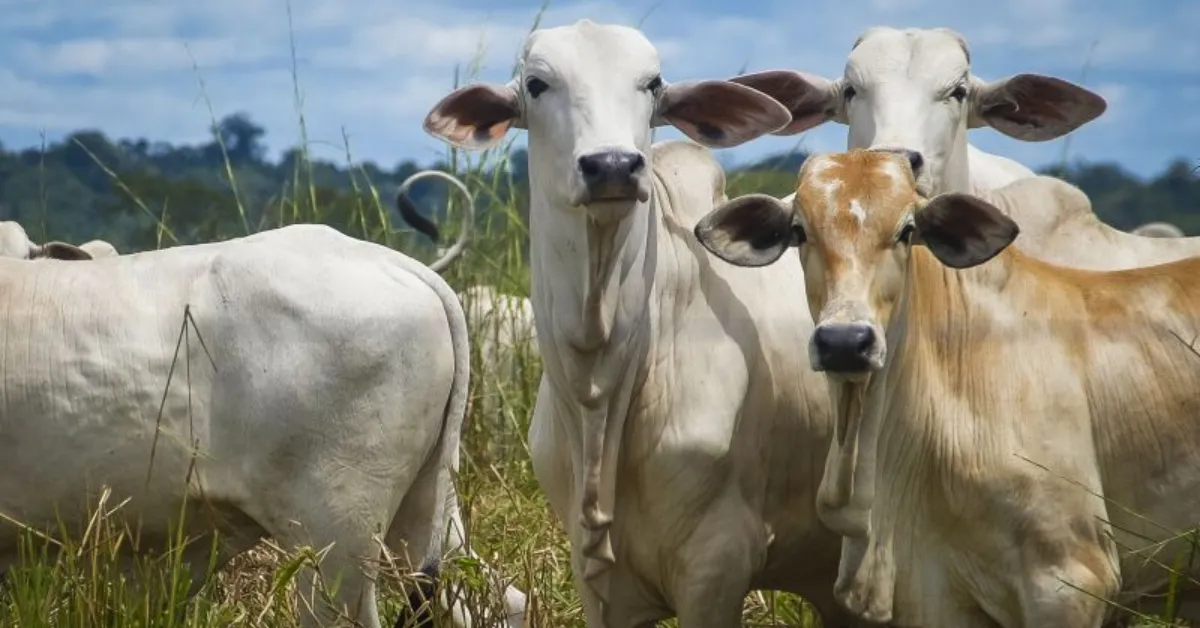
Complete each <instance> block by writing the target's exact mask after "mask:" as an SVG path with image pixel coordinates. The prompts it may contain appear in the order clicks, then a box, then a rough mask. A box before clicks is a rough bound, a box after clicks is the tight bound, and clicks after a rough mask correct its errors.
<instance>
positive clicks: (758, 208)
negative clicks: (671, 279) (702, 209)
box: [693, 194, 803, 267]
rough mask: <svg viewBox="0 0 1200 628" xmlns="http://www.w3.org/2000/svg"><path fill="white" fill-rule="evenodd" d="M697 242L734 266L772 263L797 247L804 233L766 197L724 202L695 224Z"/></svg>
mask: <svg viewBox="0 0 1200 628" xmlns="http://www.w3.org/2000/svg"><path fill="white" fill-rule="evenodd" d="M693 233H695V234H696V239H697V240H699V241H700V244H702V245H704V248H706V249H708V250H709V252H711V253H712V254H713V255H716V256H717V257H719V258H721V259H723V260H725V261H726V262H729V263H730V264H733V265H735V266H748V267H758V266H767V265H770V264H773V263H775V261H776V260H778V259H779V258H780V257H783V254H784V252H786V251H787V250H788V247H789V246H791V245H792V244H795V243H797V241H798V240H799V238H798V237H797V234H802V233H803V230H800V229H799V227H795V226H794V225H793V223H792V208H791V206H789V205H788V204H787V203H784V202H783V201H781V200H779V199H777V198H775V197H774V196H770V195H767V194H747V195H745V196H739V197H737V198H735V199H732V200H729V201H726V202H725V203H723V204H721V205H719V206H718V207H717V208H716V209H714V210H712V212H710V213H709V214H708V215H707V216H705V217H704V218H702V219H701V220H700V222H698V223H696V228H695V229H694V230H693Z"/></svg>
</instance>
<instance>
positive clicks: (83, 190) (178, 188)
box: [0, 114, 1200, 252]
mask: <svg viewBox="0 0 1200 628" xmlns="http://www.w3.org/2000/svg"><path fill="white" fill-rule="evenodd" d="M265 133H266V131H265V129H264V128H263V127H261V126H259V125H258V124H256V123H254V122H253V121H252V120H251V118H250V117H248V116H246V115H244V114H234V115H230V116H228V117H226V118H224V119H223V120H221V121H220V122H219V123H218V124H216V125H215V127H214V129H213V139H212V140H211V141H209V142H208V143H205V144H201V145H198V146H175V145H171V144H168V143H166V142H157V141H153V140H148V139H132V140H131V139H122V140H116V141H113V140H111V139H109V138H108V137H105V135H104V134H102V133H99V132H97V131H90V130H82V131H78V132H75V133H73V134H71V135H70V136H68V137H67V138H66V139H65V140H64V141H62V142H58V143H55V144H51V145H48V146H46V147H45V148H44V149H42V148H32V149H25V150H21V151H12V150H8V149H6V148H5V147H3V146H0V220H17V221H19V222H21V223H22V225H24V226H25V228H26V230H27V231H28V232H29V234H30V236H31V237H32V238H33V239H35V240H39V241H46V240H64V241H67V242H76V243H79V242H83V241H86V240H90V239H92V238H104V239H107V240H109V241H111V242H113V243H114V244H115V245H117V247H118V248H120V249H121V250H122V251H123V252H134V251H138V250H146V249H153V248H157V247H163V246H172V245H176V244H190V243H196V242H202V241H209V240H219V239H225V238H230V237H236V236H240V235H244V234H246V233H247V231H258V230H261V229H263V228H268V227H272V226H277V225H279V224H281V223H285V222H296V221H301V222H323V223H326V224H329V225H331V226H334V227H336V228H338V229H340V230H342V231H344V232H346V233H349V234H351V235H354V236H357V237H368V238H370V239H374V240H377V241H378V240H380V239H381V238H380V234H379V233H378V232H379V231H381V230H386V231H388V232H390V233H392V237H389V238H388V240H389V241H390V242H392V241H394V240H395V238H396V237H399V238H401V239H402V240H403V241H404V242H409V241H415V240H413V239H412V236H411V234H410V235H405V234H406V233H410V232H408V230H407V229H405V228H404V225H403V223H402V222H400V220H399V217H398V216H397V215H395V207H394V199H393V197H394V195H395V191H396V188H397V186H398V185H399V184H400V182H401V181H403V180H404V179H405V178H406V177H408V176H409V175H411V174H412V173H414V172H416V171H417V170H420V169H423V168H441V169H445V164H424V165H422V164H417V163H414V162H412V161H402V162H400V163H399V164H397V165H395V166H392V167H385V166H380V165H377V164H374V163H371V162H366V163H356V164H355V165H354V166H353V168H351V167H349V166H348V165H347V164H346V163H342V164H338V163H333V162H329V161H322V160H313V161H309V160H308V159H306V158H305V155H304V154H303V153H302V152H301V151H300V150H299V149H292V150H289V151H287V152H286V153H284V155H283V156H282V158H281V159H280V160H278V161H274V162H273V161H270V160H268V159H267V158H266V150H265V147H264V145H263V142H262V139H263V136H264V135H265ZM804 158H805V155H803V154H790V155H781V156H777V157H771V158H768V159H764V160H761V161H758V162H756V163H752V164H748V165H744V166H741V167H738V168H736V169H734V170H732V171H731V172H730V173H729V182H730V183H729V194H730V195H731V196H733V195H735V194H738V193H742V192H746V191H751V190H755V191H762V192H767V193H774V194H779V195H782V194H785V193H787V192H788V191H789V188H790V186H791V185H792V183H793V182H794V180H795V173H796V170H797V168H798V167H799V165H800V164H801V163H802V162H803V160H804ZM506 163H507V166H506V168H505V169H504V170H505V171H504V172H502V173H501V172H492V173H483V174H485V175H488V176H485V177H484V178H486V179H490V183H489V186H488V187H489V189H490V190H491V191H492V192H494V193H488V194H480V195H479V198H478V199H477V205H478V206H477V208H476V212H477V215H484V214H487V213H488V211H489V205H492V204H496V203H500V204H504V205H506V206H508V207H515V208H516V210H517V212H518V213H520V214H522V215H524V214H525V213H526V211H527V209H526V207H525V203H524V200H523V199H524V198H525V186H526V182H527V160H526V155H525V153H524V151H523V150H515V151H513V153H512V154H511V155H510V156H509V159H508V160H507V162H506ZM1196 167H1197V159H1196V158H1195V157H1194V156H1186V157H1185V156H1181V157H1180V158H1179V159H1178V160H1176V161H1175V162H1174V163H1172V164H1171V165H1170V166H1169V167H1168V168H1167V169H1166V170H1165V171H1164V172H1162V173H1160V174H1159V175H1157V176H1155V177H1152V178H1150V179H1149V180H1142V179H1140V178H1138V177H1135V176H1133V175H1132V174H1130V173H1128V172H1126V171H1124V170H1123V169H1122V168H1121V167H1120V166H1119V165H1117V164H1114V163H1088V162H1084V161H1079V162H1076V163H1073V164H1071V165H1069V166H1068V167H1067V168H1066V169H1065V170H1063V169H1060V168H1058V167H1054V168H1048V169H1045V170H1044V172H1047V173H1049V174H1054V175H1056V176H1060V177H1063V178H1065V179H1067V180H1069V181H1071V182H1073V183H1075V184H1076V185H1078V186H1080V187H1081V188H1082V189H1083V190H1084V191H1085V192H1087V193H1088V195H1089V196H1090V197H1091V199H1092V203H1093V207H1094V209H1095V211H1096V213H1097V214H1098V215H1099V216H1100V217H1101V218H1102V219H1103V220H1104V221H1106V222H1108V223H1109V224H1111V225H1113V226H1114V227H1117V228H1119V229H1132V228H1134V227H1136V226H1138V225H1140V224H1143V223H1146V222H1149V221H1152V220H1166V221H1170V222H1172V223H1175V224H1176V225H1178V226H1179V227H1180V228H1182V229H1183V230H1184V231H1185V232H1186V233H1188V234H1189V235H1194V234H1200V172H1197V170H1196ZM231 175H232V176H231ZM493 175H494V176H493ZM500 175H503V176H500ZM231 180H232V181H233V182H235V184H231ZM372 189H373V190H375V191H376V192H377V196H375V195H373V194H372ZM411 194H412V196H413V198H414V200H416V202H417V204H418V206H419V207H420V208H421V210H422V211H423V212H425V213H426V214H437V213H440V212H441V211H443V207H444V205H445V202H446V198H447V194H448V192H447V187H446V186H445V184H443V183H442V182H440V181H436V180H428V179H427V180H424V181H421V182H419V183H418V184H417V185H415V186H414V187H413V190H412V192H411ZM239 208H240V209H239ZM523 217H524V216H523ZM160 225H165V226H166V229H163V228H160ZM385 225H390V226H385ZM373 230H374V231H375V232H376V233H374V234H372V233H370V232H371V231H373ZM422 246H428V244H427V243H425V244H422Z"/></svg>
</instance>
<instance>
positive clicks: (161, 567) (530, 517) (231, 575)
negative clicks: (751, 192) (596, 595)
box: [0, 71, 1167, 628]
mask: <svg viewBox="0 0 1200 628" xmlns="http://www.w3.org/2000/svg"><path fill="white" fill-rule="evenodd" d="M466 74H467V75H469V74H470V72H469V71H468V72H467V73H466ZM301 123H303V118H302V117H301ZM347 152H348V155H349V154H350V151H347ZM506 152H507V151H506V150H505V149H500V150H496V151H492V152H489V153H483V154H477V155H471V156H466V155H460V154H456V153H455V152H454V151H450V152H449V153H448V161H449V163H452V164H455V170H456V172H457V173H458V175H459V176H460V177H463V178H464V179H465V180H466V182H467V184H468V185H469V186H470V187H471V189H472V190H473V191H474V194H475V197H476V199H477V202H478V203H479V204H480V205H482V206H486V211H483V212H481V213H480V214H479V215H480V222H479V224H478V225H477V233H476V238H475V242H474V244H473V245H472V246H471V248H470V249H469V251H468V253H467V254H466V255H465V256H464V257H463V258H461V259H460V260H459V261H458V262H457V263H455V264H454V265H453V266H451V267H450V268H449V269H448V270H447V271H446V273H445V275H444V276H445V277H446V279H447V280H448V281H449V282H450V284H451V285H452V286H453V287H454V288H455V289H456V290H460V291H461V290H463V289H465V288H467V287H469V286H472V285H481V284H482V285H493V286H496V287H497V288H499V289H500V290H502V291H504V292H509V293H512V294H518V295H528V283H529V268H528V266H527V262H526V261H525V254H524V252H525V251H526V250H527V247H528V245H527V237H528V234H527V231H526V229H525V225H524V223H523V222H522V220H521V212H520V210H519V203H520V202H521V199H519V198H518V199H505V198H502V197H500V196H499V195H497V194H496V193H495V192H496V190H497V189H499V188H500V187H502V185H501V184H502V183H503V178H504V177H505V176H507V174H506V169H505V168H504V165H505V159H506V157H505V155H506ZM228 174H229V176H230V177H231V178H232V177H234V174H233V170H232V168H230V169H229V171H228ZM762 176H764V175H762V174H761V173H760V174H757V175H751V177H752V178H749V179H739V178H738V177H737V176H734V177H731V180H730V188H731V190H730V194H731V195H733V193H734V192H733V188H735V187H736V188H737V189H746V190H748V189H761V185H763V183H764V182H763V181H762V180H761V179H762ZM788 178H790V177H788ZM358 185H359V190H360V193H361V194H360V197H361V199H362V201H363V202H362V203H361V204H360V206H359V207H360V216H359V224H360V225H361V227H362V230H361V232H354V231H351V232H350V235H353V236H356V237H364V238H366V239H371V240H375V241H378V242H382V243H385V244H388V245H390V246H393V247H395V248H398V249H400V250H404V251H406V252H408V253H410V254H412V255H414V256H416V257H419V258H420V259H423V260H425V261H431V260H432V258H433V253H432V250H431V247H430V246H428V245H426V244H423V243H421V242H420V241H419V240H418V239H416V238H414V237H412V236H411V234H409V233H407V232H405V231H404V230H402V229H400V228H399V227H398V226H397V225H392V224H390V222H389V220H388V218H387V212H386V211H385V209H384V208H385V206H387V205H390V202H391V199H389V198H386V197H381V195H380V194H379V192H378V191H377V190H376V189H375V188H374V186H373V185H372V184H371V182H370V181H368V180H366V179H365V177H364V178H360V179H359V181H358ZM315 199H316V194H315V193H313V191H312V188H311V185H310V184H309V182H308V181H307V179H306V176H305V172H304V168H298V169H297V171H296V175H295V182H294V185H293V186H292V189H291V191H290V193H289V194H288V198H286V199H284V200H283V201H281V206H280V207H279V208H278V209H279V211H275V210H274V209H272V210H271V211H269V212H267V214H268V215H275V216H279V217H281V219H282V220H281V221H279V224H283V223H291V222H307V221H309V220H311V219H312V217H313V216H315V215H317V212H319V211H320V208H319V207H318V206H317V205H316V200H315ZM244 209H245V208H237V210H238V211H244ZM462 209H463V203H462V199H461V198H457V197H456V198H455V199H454V201H453V203H452V206H451V214H452V216H455V217H457V216H461V212H462ZM230 211H234V208H231V209H230ZM455 222H457V220H452V221H451V222H450V223H448V224H444V225H442V228H443V230H444V231H445V232H446V233H448V234H451V235H453V233H454V232H455V229H456V226H455V224H454V223H455ZM273 226H278V225H273ZM465 306H466V310H467V312H468V315H470V313H471V311H472V309H473V308H471V307H470V306H471V304H470V303H466V304H465ZM501 318H502V317H501ZM470 322H471V327H472V331H473V335H474V341H475V342H474V343H473V345H474V346H478V340H479V338H481V337H482V335H484V334H488V333H495V330H494V328H492V327H491V326H492V325H495V324H505V321H503V320H500V319H493V320H489V321H481V320H472V321H470ZM507 350H509V351H512V352H514V354H513V355H512V356H511V362H512V363H513V364H514V365H515V368H514V369H513V370H512V372H508V371H497V370H495V369H493V368H491V366H492V365H490V364H483V363H482V360H481V359H480V356H479V355H478V352H475V355H473V359H472V399H473V403H472V405H471V410H470V414H469V416H468V419H467V422H466V425H465V428H464V429H465V434H464V440H463V444H464V448H463V452H462V469H461V474H460V477H459V478H458V482H459V490H460V495H461V499H462V508H463V513H464V517H465V518H466V520H467V521H468V528H469V534H470V541H471V543H472V545H473V546H474V548H475V550H476V551H477V552H478V553H479V554H480V555H481V556H482V557H483V559H484V560H486V561H487V562H488V563H490V564H491V565H492V566H493V567H494V568H496V569H498V570H499V571H501V572H502V573H503V574H504V575H505V576H506V577H509V578H511V580H512V581H513V582H514V583H515V584H516V586H517V587H518V588H520V589H521V590H523V591H525V592H526V593H527V594H528V595H529V602H530V615H529V623H528V625H529V626H530V627H531V628H550V627H553V628H567V627H574V626H583V625H584V624H583V620H582V616H581V611H580V608H579V603H578V599H577V596H576V594H575V591H574V588H573V584H572V581H571V576H570V568H569V561H568V549H567V542H566V538H565V535H564V534H563V532H562V529H561V527H560V525H559V523H558V522H557V521H556V520H555V519H554V518H553V516H552V515H551V514H550V511H549V509H548V507H547V504H546V502H545V500H544V498H543V497H542V494H541V491H540V490H539V488H538V485H537V482H536V480H535V478H534V476H533V473H532V470H531V465H530V461H529V452H528V449H527V445H526V442H525V435H526V432H527V430H528V425H529V416H530V413H531V410H532V407H533V403H534V396H535V392H536V389H537V382H538V380H539V377H540V373H541V371H540V364H539V361H538V359H537V356H536V355H535V354H534V353H533V352H532V351H531V350H530V349H528V348H527V347H520V346H518V347H509V348H507ZM485 397H490V398H492V399H493V400H495V401H496V402H497V403H495V404H485V403H483V402H482V400H483V399H484V398H485ZM485 405H495V406H498V407H499V408H500V409H501V411H500V412H497V413H494V414H490V415H484V414H483V413H482V411H481V408H482V407H483V406H485ZM120 507H121V504H120V503H113V502H112V501H107V500H101V501H99V502H97V504H96V516H95V523H94V525H93V526H92V527H91V528H89V530H88V532H87V533H86V534H85V535H83V536H81V537H77V538H65V537H64V536H63V535H56V537H57V538H56V540H54V541H52V542H49V541H46V540H45V539H44V538H42V537H41V536H39V535H38V534H36V533H34V532H32V531H31V532H30V534H29V535H28V538H29V540H30V543H29V545H28V547H27V551H26V552H25V553H24V556H23V559H22V561H21V564H20V565H17V566H16V567H14V569H13V570H12V571H11V572H10V573H9V574H8V576H7V579H6V583H5V587H4V591H3V594H2V595H0V626H14V627H21V628H36V627H43V626H61V627H64V628H67V627H69V628H86V627H94V626H96V627H98V626H112V627H116V626H129V627H139V628H140V627H144V628H151V627H154V628H159V627H162V628H168V627H169V628H212V627H217V626H266V627H270V628H284V627H287V626H294V625H296V614H295V612H294V601H293V597H292V589H293V584H292V581H293V577H294V576H295V574H296V572H297V570H298V569H299V568H300V567H301V566H302V565H304V564H306V563H308V562H310V561H314V560H319V552H320V549H321V548H313V549H312V550H311V551H301V552H298V553H297V552H293V553H285V552H282V551H281V550H279V549H277V548H275V547H274V546H273V545H272V544H271V543H270V542H269V541H264V542H263V543H262V544H260V545H259V546H258V547H256V548H255V549H254V550H252V551H251V552H249V553H248V554H246V555H243V556H242V557H239V558H238V559H235V561H234V562H233V563H232V564H230V565H228V566H227V567H226V568H224V569H223V570H221V571H220V572H218V573H215V574H214V575H213V577H212V578H211V579H209V581H208V582H206V583H205V584H204V585H203V587H202V588H201V590H200V593H199V594H198V595H197V596H195V597H194V598H191V599H188V598H186V597H185V596H184V592H185V591H186V590H187V588H188V585H189V582H188V579H189V576H188V572H187V571H186V570H184V569H183V568H182V567H181V565H180V564H179V561H178V556H177V555H176V554H175V553H173V552H171V551H168V552H166V553H164V554H162V555H160V556H158V557H155V558H147V559H145V560H144V561H141V562H140V563H139V564H138V566H137V569H136V572H137V573H138V575H139V576H140V577H139V578H138V580H137V581H138V582H139V583H140V586H135V585H134V584H133V583H132V581H130V580H128V579H127V578H125V577H124V576H123V575H122V573H121V572H120V568H121V565H120V563H119V561H118V560H117V559H116V558H115V557H116V556H117V551H118V550H119V549H120V548H121V547H123V546H127V545H129V544H131V543H134V542H135V539H134V537H133V535H132V534H131V533H130V532H129V531H128V530H126V529H125V528H124V527H123V526H122V525H121V524H120V523H119V517H117V516H114V513H116V514H119V510H120ZM15 523H16V522H9V524H15ZM51 550H56V551H51ZM384 571H385V576H384V577H385V580H386V583H387V586H385V587H384V591H385V600H384V604H383V607H382V615H383V618H384V622H385V623H386V624H387V625H390V622H391V621H394V618H395V617H396V614H397V608H398V607H397V605H398V603H399V600H400V597H399V595H398V593H397V592H398V590H399V587H400V586H401V584H402V582H403V581H404V579H405V578H404V575H403V574H402V573H400V572H399V570H398V569H396V568H395V567H394V566H393V565H386V564H385V570H384ZM446 580H447V582H448V583H449V585H450V586H452V587H454V588H458V589H460V593H461V595H462V596H463V597H464V598H465V599H466V600H467V602H468V606H470V607H472V608H473V609H475V610H479V609H481V608H483V606H485V605H488V604H494V600H495V599H497V598H498V597H499V595H498V592H497V591H495V590H489V589H490V587H489V585H488V583H486V582H484V580H483V579H482V578H480V577H479V575H478V570H476V569H475V568H474V565H473V564H471V563H470V562H469V561H463V560H459V561H455V562H454V563H453V565H452V567H451V568H450V569H449V571H448V573H447V577H446ZM1143 621H1144V622H1152V621H1153V620H1152V618H1143ZM441 625H449V624H448V623H446V622H443V623H442V624H441ZM744 625H746V626H757V627H768V626H813V625H816V622H815V621H814V620H813V619H812V618H811V617H810V616H809V615H808V613H807V611H806V609H805V606H804V604H803V602H802V601H801V600H799V599H798V598H795V597H793V596H789V595H784V594H771V593H763V594H758V593H755V594H752V595H750V596H749V597H748V598H747V601H746V612H745V619H744ZM1160 625H1167V622H1161V624H1160Z"/></svg>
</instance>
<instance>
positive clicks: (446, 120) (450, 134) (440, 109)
mask: <svg viewBox="0 0 1200 628" xmlns="http://www.w3.org/2000/svg"><path fill="white" fill-rule="evenodd" d="M424 127H425V132H427V133H429V134H430V135H432V136H434V137H436V138H439V139H441V140H443V141H445V142H447V143H449V144H451V145H453V146H457V147H459V148H463V149H466V150H482V149H485V148H493V147H495V146H496V145H497V144H499V143H500V140H502V139H504V134H505V133H507V132H508V129H509V128H518V129H520V128H524V120H522V119H521V94H520V91H519V87H518V85H517V83H516V81H513V82H511V83H509V84H507V85H494V84H490V83H479V84H476V85H467V86H466V87H460V88H458V89H456V90H454V91H453V92H450V94H449V95H448V96H446V97H445V98H443V99H442V100H441V101H439V102H438V104H436V105H434V106H433V109H431V110H430V111H429V115H427V116H425V124H424Z"/></svg>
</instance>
